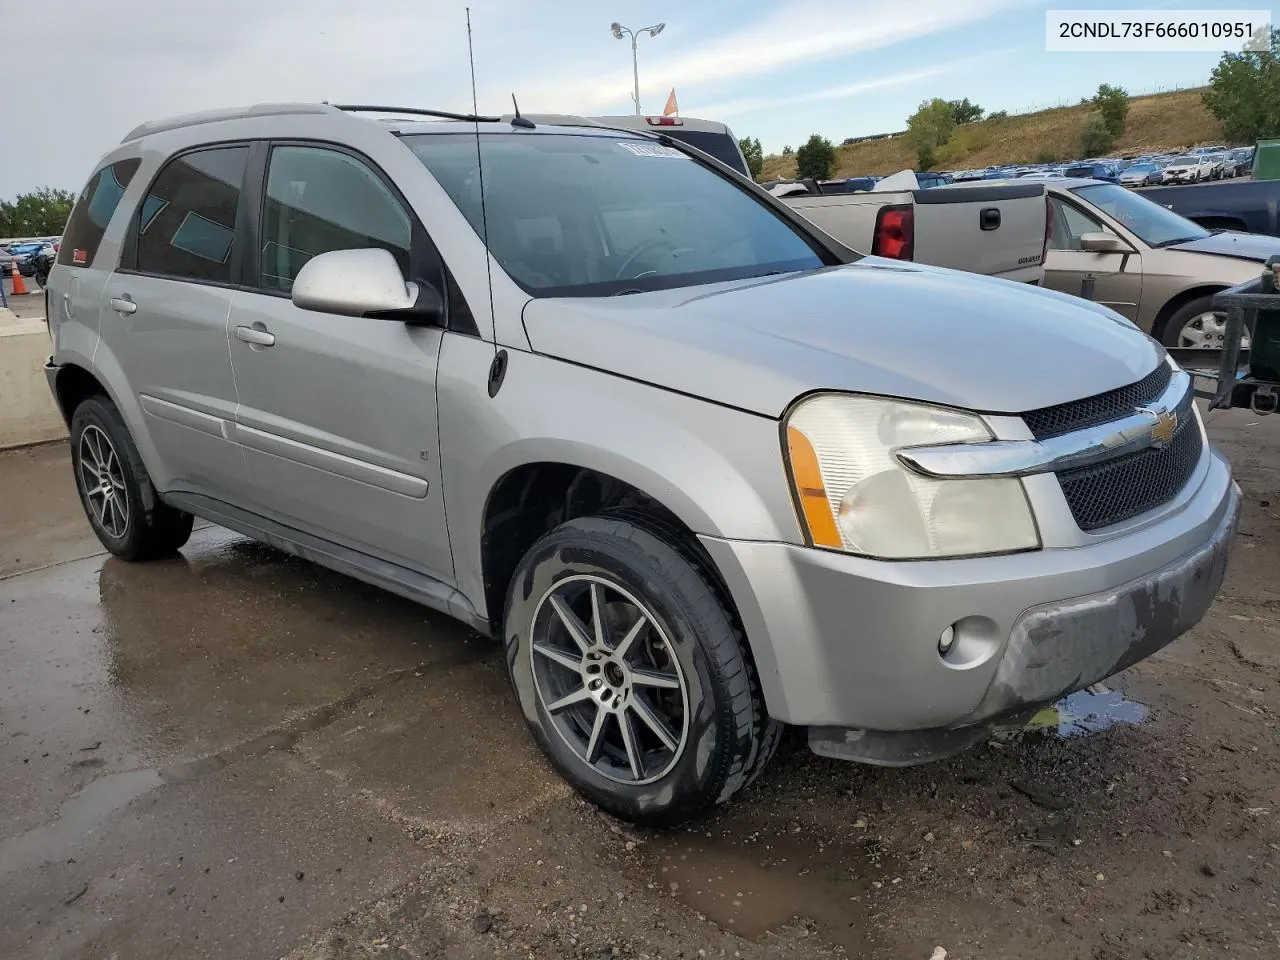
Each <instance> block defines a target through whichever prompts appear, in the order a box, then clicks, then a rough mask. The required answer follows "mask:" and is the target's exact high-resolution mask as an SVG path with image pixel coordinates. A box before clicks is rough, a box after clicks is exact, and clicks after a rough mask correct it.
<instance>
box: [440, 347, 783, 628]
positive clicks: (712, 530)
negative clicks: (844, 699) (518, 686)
mask: <svg viewBox="0 0 1280 960" xmlns="http://www.w3.org/2000/svg"><path fill="white" fill-rule="evenodd" d="M493 350H494V348H493V345H492V344H488V343H485V342H483V341H479V340H475V339H472V338H467V337H455V336H449V337H446V338H445V342H444V344H443V345H442V349H441V363H440V373H439V380H438V392H439V396H438V406H439V410H440V449H441V451H442V461H441V466H442V471H443V480H444V484H445V488H444V496H445V504H446V508H447V511H448V517H449V529H450V531H451V541H452V544H451V545H452V548H453V558H454V567H455V574H456V579H457V581H458V587H459V589H460V590H461V591H462V592H463V593H464V594H466V596H467V597H468V599H470V600H471V602H472V603H473V604H475V606H476V609H477V610H480V611H484V612H485V613H486V614H487V612H488V611H487V610H486V604H485V591H484V580H483V572H482V565H481V534H482V532H483V529H484V512H485V506H486V503H487V502H488V498H489V494H490V492H491V491H492V490H493V489H494V487H495V485H496V484H497V483H498V482H499V481H500V480H501V479H502V478H503V477H504V476H506V475H507V474H508V473H509V472H510V471H511V470H513V469H516V468H518V467H520V466H522V465H524V464H529V463H547V462H550V463H564V464H569V465H572V466H578V467H584V468H588V469H591V470H595V471H598V472H600V473H604V474H607V475H609V476H612V477H616V478H617V479H619V480H622V481H624V482H626V483H628V484H630V485H631V486H633V487H636V488H637V489H639V490H641V491H643V492H644V493H645V494H647V495H648V496H650V497H652V498H653V499H654V500H657V501H658V502H660V503H662V504H663V505H664V506H665V507H666V508H667V509H668V510H670V511H671V512H672V513H674V514H675V515H676V516H677V517H678V518H679V519H680V520H681V521H682V522H683V523H684V524H685V525H686V526H687V527H689V528H690V529H691V530H692V531H693V532H694V533H696V534H702V535H706V536H713V537H723V538H727V539H738V540H766V541H785V542H788V543H801V542H803V541H802V535H801V532H800V529H799V525H798V522H797V519H796V514H795V510H794V507H793V505H792V501H791V495H790V489H789V486H788V481H787V478H786V470H785V466H784V463H783V458H782V450H781V441H780V436H779V429H778V422H777V421H776V420H773V419H770V418H768V417H762V416H759V415H756V414H751V413H746V412H744V411H740V410H736V409H733V408H730V407H725V406H721V405H718V404H714V403H710V402H707V401H705V400H699V399H696V398H693V397H688V396H685V395H683V394H677V393H674V392H672V391H669V390H663V389H661V388H658V387H654V386H650V385H648V384H644V383H637V382H635V381H631V380H626V379H623V378H620V377H616V376H612V375H610V374H608V373H604V372H602V371H599V370H594V369H590V368H586V367H581V366H577V365H575V364H571V363H566V362H564V361H560V360H554V359H551V358H547V357H543V356H540V355H537V354H533V353H524V352H516V351H509V352H508V363H507V372H506V376H505V378H504V380H503V382H502V386H501V389H500V390H499V391H498V393H497V395H496V396H495V397H493V398H492V399H491V398H490V397H489V396H488V393H487V390H486V383H487V373H488V368H489V365H490V363H491V362H492V359H493Z"/></svg>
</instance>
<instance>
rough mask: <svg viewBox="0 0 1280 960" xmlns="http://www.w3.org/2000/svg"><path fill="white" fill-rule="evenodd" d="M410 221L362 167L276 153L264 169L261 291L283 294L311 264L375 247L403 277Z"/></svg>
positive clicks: (348, 159) (295, 152)
mask: <svg viewBox="0 0 1280 960" xmlns="http://www.w3.org/2000/svg"><path fill="white" fill-rule="evenodd" d="M412 224H413V221H412V220H411V218H410V217H409V214H408V212H407V211H406V210H405V208H404V206H403V204H401V202H400V201H399V199H397V198H396V196H395V195H394V194H393V193H392V192H391V191H390V190H389V189H388V188H387V186H386V184H384V183H383V181H382V180H381V179H380V178H379V177H378V176H377V175H376V174H375V173H374V172H373V171H372V170H371V169H369V167H368V166H367V165H366V164H365V163H363V162H362V161H360V160H358V159H356V158H355V157H352V156H350V155H349V154H346V153H342V152H340V151H337V150H331V149H327V148H325V147H276V148H274V149H273V150H272V151H271V160H270V164H269V166H268V169H267V192H266V197H265V199H264V202H263V210H262V241H261V249H260V250H259V267H260V270H261V278H262V286H263V287H265V288H266V289H268V290H281V291H288V290H289V289H290V288H291V287H292V286H293V281H294V278H295V277H297V275H298V271H299V270H301V269H302V267H303V264H305V263H306V262H307V261H308V260H310V259H311V258H312V257H314V256H316V255H317V254H320V253H327V252H329V251H330V250H352V249H362V248H365V247H379V248H381V249H383V250H388V251H390V252H391V254H392V255H393V256H395V258H396V262H397V263H399V264H400V270H401V272H402V273H404V274H405V275H406V276H408V275H409V248H410V244H411V239H412V235H413V226H412Z"/></svg>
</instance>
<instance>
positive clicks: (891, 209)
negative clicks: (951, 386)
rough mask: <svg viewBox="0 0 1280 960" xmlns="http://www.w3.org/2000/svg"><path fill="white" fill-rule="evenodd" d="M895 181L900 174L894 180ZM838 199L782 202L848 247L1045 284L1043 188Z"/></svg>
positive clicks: (988, 187)
mask: <svg viewBox="0 0 1280 960" xmlns="http://www.w3.org/2000/svg"><path fill="white" fill-rule="evenodd" d="M895 177H896V175H895ZM886 185H888V186H889V187H892V186H893V184H892V183H888V182H887V181H881V183H880V184H878V185H877V187H876V189H874V190H872V191H869V192H866V193H850V194H839V195H835V196H831V195H821V194H814V193H812V192H791V191H786V192H784V193H783V195H782V196H781V197H780V199H781V200H782V202H783V203H785V204H786V205H787V206H789V207H791V208H792V209H793V210H795V211H796V212H797V213H798V214H800V215H801V216H802V217H804V218H805V219H807V220H810V221H812V222H813V223H814V224H815V225H816V226H818V227H819V228H820V229H822V230H823V231H825V232H826V233H829V234H830V235H831V236H833V237H835V238H836V239H837V240H839V241H840V242H841V243H843V244H845V245H846V246H849V247H852V248H853V249H855V250H860V251H865V252H867V253H871V254H874V255H876V256H881V257H888V258H891V259H894V260H910V261H913V262H915V263H925V264H931V265H933V266H937V267H950V268H952V269H956V270H966V271H968V272H970V273H981V274H986V275H988V276H992V277H1001V278H1003V279H1005V280H1018V281H1022V282H1025V283H1037V284H1038V283H1040V282H1041V281H1042V280H1043V278H1044V259H1045V250H1046V246H1047V242H1048V230H1047V221H1048V205H1047V202H1046V199H1045V187H1044V183H1043V182H1031V183H1023V182H1010V183H999V184H990V183H975V184H968V183H958V184H946V185H943V186H939V187H932V188H928V189H922V188H915V189H903V190H896V189H884V188H885V186H886Z"/></svg>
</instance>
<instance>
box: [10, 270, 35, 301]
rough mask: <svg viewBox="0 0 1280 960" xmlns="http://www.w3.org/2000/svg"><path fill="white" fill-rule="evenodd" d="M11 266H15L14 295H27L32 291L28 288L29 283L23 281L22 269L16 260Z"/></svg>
mask: <svg viewBox="0 0 1280 960" xmlns="http://www.w3.org/2000/svg"><path fill="white" fill-rule="evenodd" d="M10 266H12V267H13V295H14V296H15V297H25V296H26V295H27V294H28V293H30V292H31V291H30V290H28V289H27V285H26V284H25V283H23V282H22V271H20V270H19V269H18V264H17V262H16V261H11V262H10Z"/></svg>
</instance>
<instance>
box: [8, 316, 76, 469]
mask: <svg viewBox="0 0 1280 960" xmlns="http://www.w3.org/2000/svg"><path fill="white" fill-rule="evenodd" d="M52 352H53V343H52V341H50V339H49V328H48V327H47V326H45V322H44V321H43V320H16V319H14V317H13V314H12V313H10V312H9V311H8V310H5V309H3V308H0V450H3V449H5V448H7V447H21V446H25V445H27V444H30V443H43V442H45V441H47V440H59V439H62V438H64V437H66V435H67V425H66V423H64V422H63V420H62V414H61V413H59V412H58V405H57V404H56V403H54V401H53V395H52V394H51V393H50V392H49V384H48V382H47V381H46V380H45V378H44V362H45V359H46V358H47V357H48V356H49V354H50V353H52Z"/></svg>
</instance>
